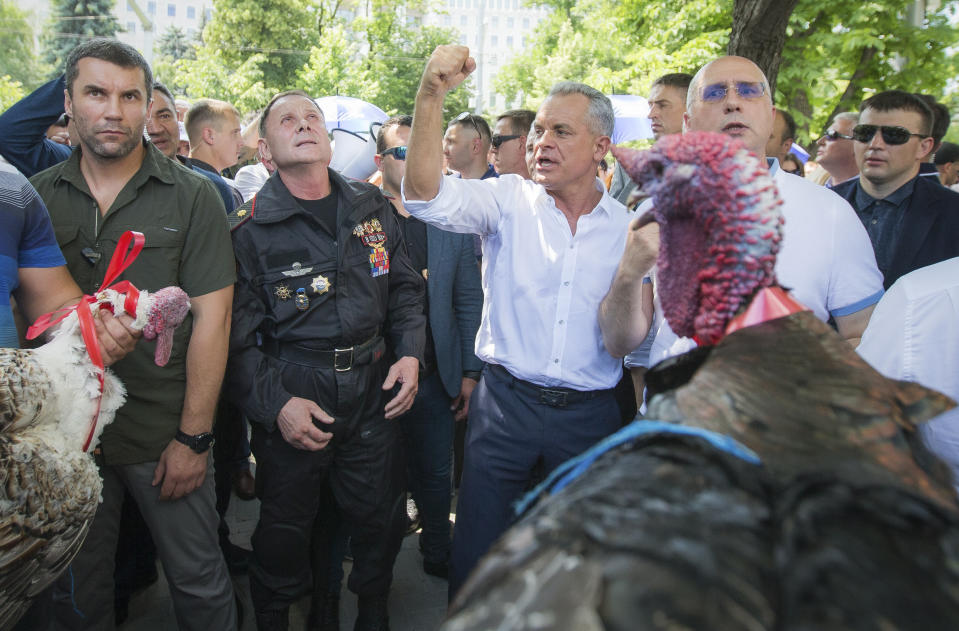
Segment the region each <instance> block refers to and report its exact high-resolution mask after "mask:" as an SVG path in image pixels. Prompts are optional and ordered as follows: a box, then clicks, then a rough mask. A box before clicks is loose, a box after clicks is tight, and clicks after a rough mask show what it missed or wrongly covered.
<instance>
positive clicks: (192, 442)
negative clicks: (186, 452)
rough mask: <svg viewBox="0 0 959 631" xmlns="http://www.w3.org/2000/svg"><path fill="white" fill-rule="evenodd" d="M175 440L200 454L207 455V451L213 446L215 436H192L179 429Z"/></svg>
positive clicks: (208, 434) (208, 433) (207, 434)
mask: <svg viewBox="0 0 959 631" xmlns="http://www.w3.org/2000/svg"><path fill="white" fill-rule="evenodd" d="M175 438H176V439H177V440H178V441H179V442H181V443H183V444H184V445H186V446H187V447H189V448H190V449H192V450H193V451H195V452H196V453H198V454H202V453H206V450H207V449H209V448H210V447H212V446H213V434H211V433H210V432H203V433H202V434H197V435H196V436H190V435H189V434H187V433H186V432H184V431H181V430H179V429H178V430H177V431H176V436H175Z"/></svg>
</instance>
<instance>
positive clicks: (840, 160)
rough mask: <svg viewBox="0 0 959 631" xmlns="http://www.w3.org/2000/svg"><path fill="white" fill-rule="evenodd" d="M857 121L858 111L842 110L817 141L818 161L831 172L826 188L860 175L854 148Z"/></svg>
mask: <svg viewBox="0 0 959 631" xmlns="http://www.w3.org/2000/svg"><path fill="white" fill-rule="evenodd" d="M857 123H859V114H858V113H857V112H840V113H838V114H836V115H835V116H834V117H833V119H832V123H830V125H829V126H828V127H827V128H826V133H824V134H823V135H822V136H821V137H820V138H819V140H817V141H816V162H818V163H819V166H821V167H822V168H823V169H825V170H826V172H827V173H829V179H828V180H826V182H825V185H826V188H832V187H834V186H836V185H837V184H841V183H842V182H845V181H846V180H850V179H852V178H854V177H858V176H859V165H858V164H856V155H855V153H853V150H852V128H853V127H855V126H856V124H857Z"/></svg>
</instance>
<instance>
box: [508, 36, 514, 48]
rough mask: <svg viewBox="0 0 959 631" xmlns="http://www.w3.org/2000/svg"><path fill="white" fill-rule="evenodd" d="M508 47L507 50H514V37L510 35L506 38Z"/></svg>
mask: <svg viewBox="0 0 959 631" xmlns="http://www.w3.org/2000/svg"><path fill="white" fill-rule="evenodd" d="M506 47H507V48H512V47H513V36H512V35H508V36H507V37H506Z"/></svg>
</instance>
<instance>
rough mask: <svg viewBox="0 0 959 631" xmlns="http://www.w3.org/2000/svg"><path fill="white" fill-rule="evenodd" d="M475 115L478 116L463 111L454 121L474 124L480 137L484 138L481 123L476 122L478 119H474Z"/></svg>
mask: <svg viewBox="0 0 959 631" xmlns="http://www.w3.org/2000/svg"><path fill="white" fill-rule="evenodd" d="M475 116H476V115H475V114H470V113H469V112H463V113H462V114H460V115H459V116H457V117H456V118H454V119H453V123H462V122H469V124H470V125H472V126H473V129H475V130H476V133H477V134H478V135H479V137H480V138H482V137H483V132H481V131H480V128H479V125H477V124H476V121H475V120H474V117H475ZM450 124H452V123H450Z"/></svg>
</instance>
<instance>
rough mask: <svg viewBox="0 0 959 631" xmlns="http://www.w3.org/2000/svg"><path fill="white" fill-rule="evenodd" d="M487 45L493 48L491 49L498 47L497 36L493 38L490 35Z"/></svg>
mask: <svg viewBox="0 0 959 631" xmlns="http://www.w3.org/2000/svg"><path fill="white" fill-rule="evenodd" d="M489 43H490V46H493V47H495V46H498V45H499V38H498V37H497V36H495V35H491V36H490V38H489Z"/></svg>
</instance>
